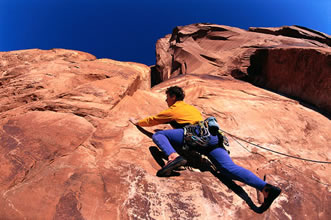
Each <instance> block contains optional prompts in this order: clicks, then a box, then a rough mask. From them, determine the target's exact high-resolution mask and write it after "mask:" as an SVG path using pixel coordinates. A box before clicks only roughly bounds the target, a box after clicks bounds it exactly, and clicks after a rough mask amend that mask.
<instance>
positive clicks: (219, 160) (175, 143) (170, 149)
mask: <svg viewBox="0 0 331 220" xmlns="http://www.w3.org/2000/svg"><path fill="white" fill-rule="evenodd" d="M153 141H154V143H155V144H156V145H157V146H158V147H159V148H160V149H161V150H162V151H163V152H164V153H165V154H166V155H167V156H169V155H170V154H172V153H175V152H176V151H175V149H174V148H178V147H182V146H183V144H184V130H183V129H182V128H179V129H170V130H163V131H158V132H156V133H155V134H154V135H153ZM217 144H218V137H217V136H211V140H210V142H209V145H210V146H215V145H217ZM207 156H208V158H209V159H210V160H211V161H212V162H213V164H214V165H215V166H216V167H217V169H219V170H220V171H221V172H222V173H223V174H225V175H226V176H227V177H229V178H230V179H233V180H239V181H241V182H243V183H245V184H247V185H249V186H252V187H254V188H256V189H258V190H262V189H263V188H264V186H265V185H266V182H264V181H263V180H261V179H260V178H259V177H257V176H256V175H255V174H254V173H252V172H251V171H249V170H247V169H245V168H243V167H241V166H238V165H236V164H235V163H234V162H233V161H232V159H231V158H230V156H229V154H228V152H227V151H226V150H225V149H224V148H220V147H218V148H215V149H214V150H212V151H210V152H209V154H208V155H207Z"/></svg>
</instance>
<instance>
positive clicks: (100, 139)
mask: <svg viewBox="0 0 331 220" xmlns="http://www.w3.org/2000/svg"><path fill="white" fill-rule="evenodd" d="M215 27H216V26H215ZM217 28H218V27H217ZM188 29H189V30H190V27H188ZM189 30H187V32H189ZM203 30H204V29H203ZM218 30H220V31H221V29H218ZM234 31H236V32H237V31H238V32H243V33H246V32H245V31H243V30H240V29H236V28H233V29H232V28H231V31H223V32H224V33H225V32H227V33H228V34H229V35H228V36H229V38H232V37H231V36H232V35H236V34H235V32H234ZM199 33H200V32H199ZM202 33H204V31H202ZM249 34H252V35H247V38H250V37H251V36H259V35H261V34H258V33H250V32H249ZM262 35H263V34H262ZM236 36H238V35H236ZM275 38H276V36H275ZM286 39H287V38H286ZM163 40H164V39H161V40H160V41H163ZM209 40H210V39H209ZM211 40H212V41H213V42H215V43H216V42H219V41H220V42H221V43H219V48H220V49H222V48H223V49H224V54H226V56H224V59H223V58H222V59H220V60H222V62H224V63H223V64H222V66H216V65H214V64H215V61H211V59H209V58H208V59H209V61H208V62H207V63H206V60H208V59H207V58H206V57H204V58H201V57H198V58H199V59H202V60H201V63H200V64H199V65H201V66H199V65H197V66H194V68H196V72H194V68H193V67H192V66H191V65H194V62H193V61H192V63H190V65H186V67H185V65H184V66H183V68H184V67H185V68H186V69H185V71H186V70H190V71H186V72H185V71H183V72H182V73H186V74H179V72H178V74H177V75H178V76H177V77H173V76H174V75H171V74H176V73H177V72H176V71H178V70H175V69H172V68H173V66H171V65H170V66H164V68H163V69H164V70H165V69H167V68H168V70H169V71H170V72H169V74H170V73H171V74H170V75H164V78H163V79H162V80H164V82H162V83H160V84H158V85H157V86H154V87H153V88H152V89H150V83H151V82H150V81H151V76H150V68H149V67H147V66H145V65H143V64H138V63H125V62H117V61H113V60H109V59H96V58H95V57H94V56H92V55H90V54H86V53H83V52H78V51H70V50H61V49H54V50H49V51H44V50H23V51H12V52H1V53H0V57H1V58H0V71H1V72H0V103H1V105H0V112H1V113H0V219H4V220H7V219H8V220H9V219H15V220H16V219H33V220H35V219H328V218H329V217H328V216H330V215H331V213H330V209H329V207H330V206H331V194H330V183H331V177H330V175H329V173H330V171H331V170H330V164H323V163H312V162H307V161H302V160H298V159H294V158H289V157H284V156H281V155H278V154H274V153H271V152H269V151H265V150H263V149H261V148H258V147H255V146H252V145H248V144H246V143H245V142H242V141H240V143H241V145H239V144H238V143H237V142H236V141H235V139H232V138H230V137H229V140H230V145H231V147H230V148H229V149H230V151H231V156H232V158H233V160H234V161H235V162H236V163H238V164H239V165H242V166H244V167H245V168H247V169H250V170H252V171H253V172H254V173H256V174H257V175H258V176H260V177H263V176H264V175H265V174H266V175H267V181H268V182H270V183H272V184H275V185H278V186H279V187H281V188H282V190H283V192H282V194H281V195H280V196H279V198H278V199H277V200H276V201H275V202H274V204H273V205H272V207H271V208H270V209H269V210H268V211H266V212H265V213H263V214H258V213H256V210H257V207H256V206H259V202H258V199H257V198H258V195H257V193H256V190H255V189H253V188H251V187H249V186H246V185H244V184H242V183H240V182H233V181H231V180H228V179H226V178H224V176H222V174H220V173H215V172H214V171H213V170H212V169H211V167H210V164H209V163H208V161H206V160H205V159H204V158H202V159H201V158H200V157H198V156H197V155H194V154H193V155H191V157H190V164H191V167H187V168H186V169H185V170H182V171H179V174H180V175H178V176H172V177H169V178H159V177H157V176H156V175H155V174H156V172H157V170H158V169H159V168H160V165H162V164H164V162H165V161H164V160H162V158H161V156H162V154H160V152H159V151H158V149H157V148H156V147H155V144H154V143H153V141H152V140H151V138H150V133H152V132H154V130H155V129H168V128H170V127H169V126H168V125H160V126H156V127H151V128H148V129H146V130H141V129H138V128H137V127H135V126H133V125H132V124H130V123H129V122H128V118H129V117H136V118H142V117H145V116H148V115H152V114H155V113H158V112H159V111H161V110H163V109H165V108H166V103H165V101H164V100H165V94H164V93H165V90H166V88H167V87H169V86H172V85H179V86H181V87H183V88H184V90H185V92H186V102H188V103H191V104H193V105H195V106H196V107H197V108H198V109H199V110H201V112H202V113H203V115H204V116H205V117H207V116H210V115H213V116H216V117H217V118H218V120H219V122H220V124H221V126H222V128H223V129H224V130H226V131H227V132H229V133H231V134H233V135H235V136H238V137H240V138H242V139H245V140H247V141H251V142H253V143H256V144H259V145H262V146H264V147H267V148H270V149H272V150H275V151H279V152H283V153H287V154H291V155H294V156H298V157H302V158H310V159H315V160H321V161H330V158H331V155H330V150H329V149H330V144H329V143H330V142H331V137H330V131H331V123H330V120H329V119H328V118H327V117H325V116H324V115H323V114H320V113H319V112H317V111H314V110H312V109H311V108H307V107H305V106H304V105H302V104H301V103H300V102H298V101H296V100H293V99H290V98H288V97H285V96H282V95H279V94H277V93H273V92H271V91H268V90H264V89H262V88H259V87H256V86H254V85H252V84H250V83H248V82H245V81H240V80H238V79H235V78H233V77H231V74H232V70H233V68H234V67H233V65H234V62H233V59H235V58H236V57H237V60H242V59H243V58H242V57H243V51H239V50H238V51H237V52H238V53H236V49H235V47H236V46H235V45H238V44H236V43H235V42H233V44H231V43H230V45H228V46H227V45H225V44H224V45H223V43H224V40H223V38H221V37H219V36H215V37H214V38H213V37H212V39H211ZM249 40H251V41H257V39H256V37H251V38H250V39H247V42H249ZM292 40H293V39H288V41H291V42H292ZM160 41H159V42H160ZM191 41H192V40H191ZM293 41H298V42H299V41H300V42H303V41H301V40H300V39H294V40H293ZM201 42H203V40H202V41H201ZM163 43H165V44H166V42H165V41H164V42H163ZM184 43H185V42H184ZM269 43H270V44H271V41H270V42H269ZM274 43H275V42H274ZM305 43H306V44H309V43H307V42H305ZM247 44H248V43H247ZM158 45H160V44H158ZM309 45H310V44H309ZM321 45H322V44H321ZM310 46H311V45H310ZM231 47H233V50H232V49H231V50H227V49H226V48H231ZM321 47H322V46H321ZM208 48H210V52H208V53H214V54H215V53H216V52H215V51H213V50H212V49H213V47H211V46H208ZM302 48H303V47H302ZM325 48H326V49H325V50H326V51H327V52H326V53H329V52H328V48H327V46H325ZM195 49H197V48H193V49H192V50H195ZM247 50H248V51H250V50H253V51H255V52H254V53H252V54H255V56H259V54H258V53H256V48H250V47H248V48H247ZM302 50H304V51H306V50H305V48H303V49H302ZM319 50H321V51H322V49H319ZM206 51H208V50H207V48H206ZM314 51H315V50H314ZM269 52H270V51H268V53H269ZM277 52H279V53H281V52H282V51H281V49H276V51H275V53H274V54H272V55H276V53H277ZM295 52H297V50H294V51H293V53H294V54H295ZM166 53H168V52H166V51H164V55H166ZM231 53H234V54H232V55H231ZM321 53H322V52H321ZM178 54H182V55H186V56H187V57H194V56H193V55H190V54H189V53H188V52H185V50H179V51H178ZM249 54H251V53H249ZM206 56H207V55H206ZM270 56H271V55H270V54H269V55H268V59H269V58H270ZM307 56H310V55H307ZM320 56H322V55H318V54H317V55H316V56H312V57H311V58H312V59H319V58H320ZM184 57H185V56H184ZM208 57H212V56H211V55H210V54H209V56H208ZM199 59H196V61H197V62H198V61H199ZM249 59H250V56H248V58H247V59H246V58H245V59H244V60H247V61H249ZM252 59H253V58H252ZM183 60H185V59H183ZM203 60H204V61H203ZM257 60H259V59H257ZM160 62H161V61H160V60H159V61H158V64H160ZM162 62H164V63H165V64H164V65H166V63H167V62H166V61H165V60H164V61H162ZM190 62H191V61H190ZM217 62H218V61H217ZM316 62H317V60H316ZM318 62H319V61H318ZM312 63H313V62H312ZM312 63H310V62H309V66H310V65H313V64H312ZM262 64H263V63H261V68H262V67H263V68H262V69H264V68H267V67H264V66H263V65H262ZM167 65H168V64H167ZM284 65H286V62H285V63H284ZM287 65H290V64H289V63H288V64H287ZM307 65H308V64H307ZM250 66H251V65H246V66H245V65H244V64H243V63H240V62H239V61H238V62H237V63H236V66H235V68H234V69H237V70H238V69H240V70H241V71H242V73H244V75H246V77H247V76H248V75H250V71H251V69H249V70H247V69H248V68H249V67H250ZM211 67H213V68H216V69H213V71H211V70H212V69H211ZM232 67H233V68H232ZM158 68H160V66H158ZM231 68H232V69H231ZM268 68H269V67H268ZM284 68H285V66H284ZM289 68H290V69H291V68H294V67H291V66H289ZM309 68H310V67H309ZM208 69H209V70H210V71H207V70H208ZM244 69H246V70H245V71H246V72H245V71H244ZM171 70H174V71H171ZM214 70H218V72H215V71H214ZM222 71H224V74H223V73H222ZM254 72H255V71H253V70H252V73H254ZM197 73H199V74H197ZM258 76H259V77H261V75H258ZM323 76H324V75H323ZM167 77H168V78H170V79H168V78H167ZM282 77H284V78H283V79H284V80H289V79H287V78H286V77H285V76H282ZM326 77H327V75H326ZM312 78H313V79H315V78H314V77H312ZM166 79H168V80H166ZM256 79H260V78H256ZM263 80H264V78H263V77H262V79H260V81H263ZM322 80H326V79H325V78H323V79H322ZM268 83H270V82H269V81H268ZM329 85H330V84H328V87H330V86H329ZM323 97H325V96H323ZM326 98H327V97H326ZM323 99H324V98H321V100H322V101H323ZM192 167H193V168H192ZM199 170H200V171H199Z"/></svg>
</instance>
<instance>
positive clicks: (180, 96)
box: [166, 86, 185, 101]
mask: <svg viewBox="0 0 331 220" xmlns="http://www.w3.org/2000/svg"><path fill="white" fill-rule="evenodd" d="M166 94H168V95H169V96H176V101H183V100H184V97H185V93H184V91H183V89H182V88H180V87H179V86H171V87H169V88H167V91H166Z"/></svg>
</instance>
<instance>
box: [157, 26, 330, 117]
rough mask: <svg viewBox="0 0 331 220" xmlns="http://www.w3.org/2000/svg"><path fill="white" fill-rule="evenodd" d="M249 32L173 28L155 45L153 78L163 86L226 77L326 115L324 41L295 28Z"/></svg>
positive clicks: (327, 75) (327, 91) (327, 90)
mask: <svg viewBox="0 0 331 220" xmlns="http://www.w3.org/2000/svg"><path fill="white" fill-rule="evenodd" d="M250 30H252V31H254V32H252V31H245V30H242V29H239V28H234V27H228V26H224V25H215V24H192V25H187V26H182V27H181V26H179V27H176V28H175V29H174V30H173V33H172V34H171V35H167V36H165V37H164V38H161V39H160V40H158V42H157V44H156V54H157V56H156V57H157V63H156V67H155V69H156V70H157V71H154V72H153V74H155V75H157V76H154V78H155V79H156V80H157V79H158V80H159V81H164V80H167V79H169V78H171V77H175V76H178V75H181V74H188V73H189V74H208V75H215V76H232V77H235V78H238V79H243V80H248V81H250V82H253V83H255V84H256V85H258V86H261V87H264V88H267V89H271V90H273V91H276V92H280V93H282V94H285V95H288V96H290V97H292V98H296V99H298V100H300V101H303V102H307V103H309V104H311V105H314V106H317V107H318V108H319V109H321V110H322V111H324V112H326V114H330V113H331V106H330V103H331V98H330V96H329V94H330V93H331V88H330V86H329V85H330V79H331V75H330V74H331V48H330V47H329V46H328V44H329V41H330V40H331V38H330V36H328V35H326V34H323V33H319V32H316V31H313V30H309V29H306V28H300V27H297V26H293V27H287V28H285V27H283V29H275V30H274V31H272V30H273V29H271V28H270V29H266V28H265V29H259V28H255V29H254V28H250ZM262 30H263V31H262ZM278 30H279V31H278ZM283 30H292V32H294V31H296V33H297V34H296V35H295V36H294V35H293V34H292V35H291V34H287V32H291V31H287V32H286V31H283ZM257 31H259V32H263V33H277V35H282V34H283V35H285V36H274V35H270V34H261V33H257ZM292 32H291V33H292ZM288 36H290V37H288ZM293 36H294V37H296V38H293ZM298 37H302V38H301V39H298ZM303 38H305V39H303ZM155 83H158V81H157V82H155Z"/></svg>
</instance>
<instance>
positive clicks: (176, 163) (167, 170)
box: [156, 156, 187, 177]
mask: <svg viewBox="0 0 331 220" xmlns="http://www.w3.org/2000/svg"><path fill="white" fill-rule="evenodd" d="M186 163H187V160H186V159H185V158H184V157H182V156H178V157H176V158H175V159H174V160H172V161H169V162H168V163H167V164H166V165H165V166H164V167H162V169H160V170H159V171H157V173H156V176H159V177H163V176H170V174H171V171H172V170H174V169H176V168H178V167H180V166H184V165H185V164H186Z"/></svg>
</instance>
